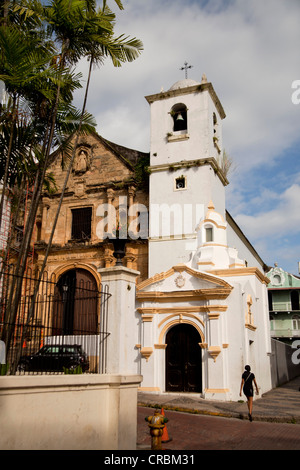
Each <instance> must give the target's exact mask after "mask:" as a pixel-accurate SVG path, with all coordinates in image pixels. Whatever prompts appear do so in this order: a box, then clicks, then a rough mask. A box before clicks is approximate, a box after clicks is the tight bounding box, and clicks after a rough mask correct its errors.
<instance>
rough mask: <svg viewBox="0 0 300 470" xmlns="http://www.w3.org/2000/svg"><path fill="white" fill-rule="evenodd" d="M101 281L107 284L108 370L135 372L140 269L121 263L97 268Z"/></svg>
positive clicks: (120, 372) (112, 372) (118, 372)
mask: <svg viewBox="0 0 300 470" xmlns="http://www.w3.org/2000/svg"><path fill="white" fill-rule="evenodd" d="M98 272H99V274H100V276H101V282H102V284H103V285H108V287H109V293H110V294H111V297H110V298H109V299H108V320H107V331H108V333H109V336H108V338H107V373H108V374H136V373H137V364H138V362H137V356H138V354H139V353H138V350H137V349H136V347H135V345H136V343H137V342H138V319H137V317H136V314H135V286H136V278H137V276H139V274H140V273H139V272H138V271H135V270H133V269H129V268H125V267H124V266H113V267H110V268H100V269H98Z"/></svg>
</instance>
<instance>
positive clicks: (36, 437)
mask: <svg viewBox="0 0 300 470" xmlns="http://www.w3.org/2000/svg"><path fill="white" fill-rule="evenodd" d="M141 380H142V377H141V376H138V375H131V376H122V375H97V374H95V375H85V374H83V375H49V376H46V375H44V376H5V377H0V430H1V431H0V449H1V450H73V449H74V450H115V449H120V450H124V449H128V450H134V449H136V432H137V388H138V386H139V384H140V382H141Z"/></svg>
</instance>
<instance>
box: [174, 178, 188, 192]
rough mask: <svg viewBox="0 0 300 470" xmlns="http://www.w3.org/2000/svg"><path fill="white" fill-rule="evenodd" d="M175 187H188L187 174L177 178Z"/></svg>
mask: <svg viewBox="0 0 300 470" xmlns="http://www.w3.org/2000/svg"><path fill="white" fill-rule="evenodd" d="M175 189H186V178H185V176H179V178H176V180H175Z"/></svg>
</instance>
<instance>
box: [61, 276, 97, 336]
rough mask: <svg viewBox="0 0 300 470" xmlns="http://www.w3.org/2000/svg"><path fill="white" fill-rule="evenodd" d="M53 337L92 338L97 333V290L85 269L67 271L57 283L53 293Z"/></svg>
mask: <svg viewBox="0 0 300 470" xmlns="http://www.w3.org/2000/svg"><path fill="white" fill-rule="evenodd" d="M52 328H53V334H54V335H94V334H97V332H98V290H97V283H96V280H95V278H94V276H93V275H92V274H91V273H90V272H89V271H87V270H85V269H70V270H69V271H66V272H65V273H64V274H63V275H62V276H61V277H60V278H59V280H58V282H57V284H56V286H55V293H54V310H53V322H52Z"/></svg>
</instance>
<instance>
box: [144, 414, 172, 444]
mask: <svg viewBox="0 0 300 470" xmlns="http://www.w3.org/2000/svg"><path fill="white" fill-rule="evenodd" d="M145 421H147V422H148V426H149V428H150V435H151V438H152V439H151V449H152V450H162V447H161V437H162V435H163V430H164V427H165V425H166V423H167V422H168V421H169V420H168V418H166V417H165V416H163V415H162V414H160V412H159V410H155V412H154V415H153V416H148V417H147V418H145Z"/></svg>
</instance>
